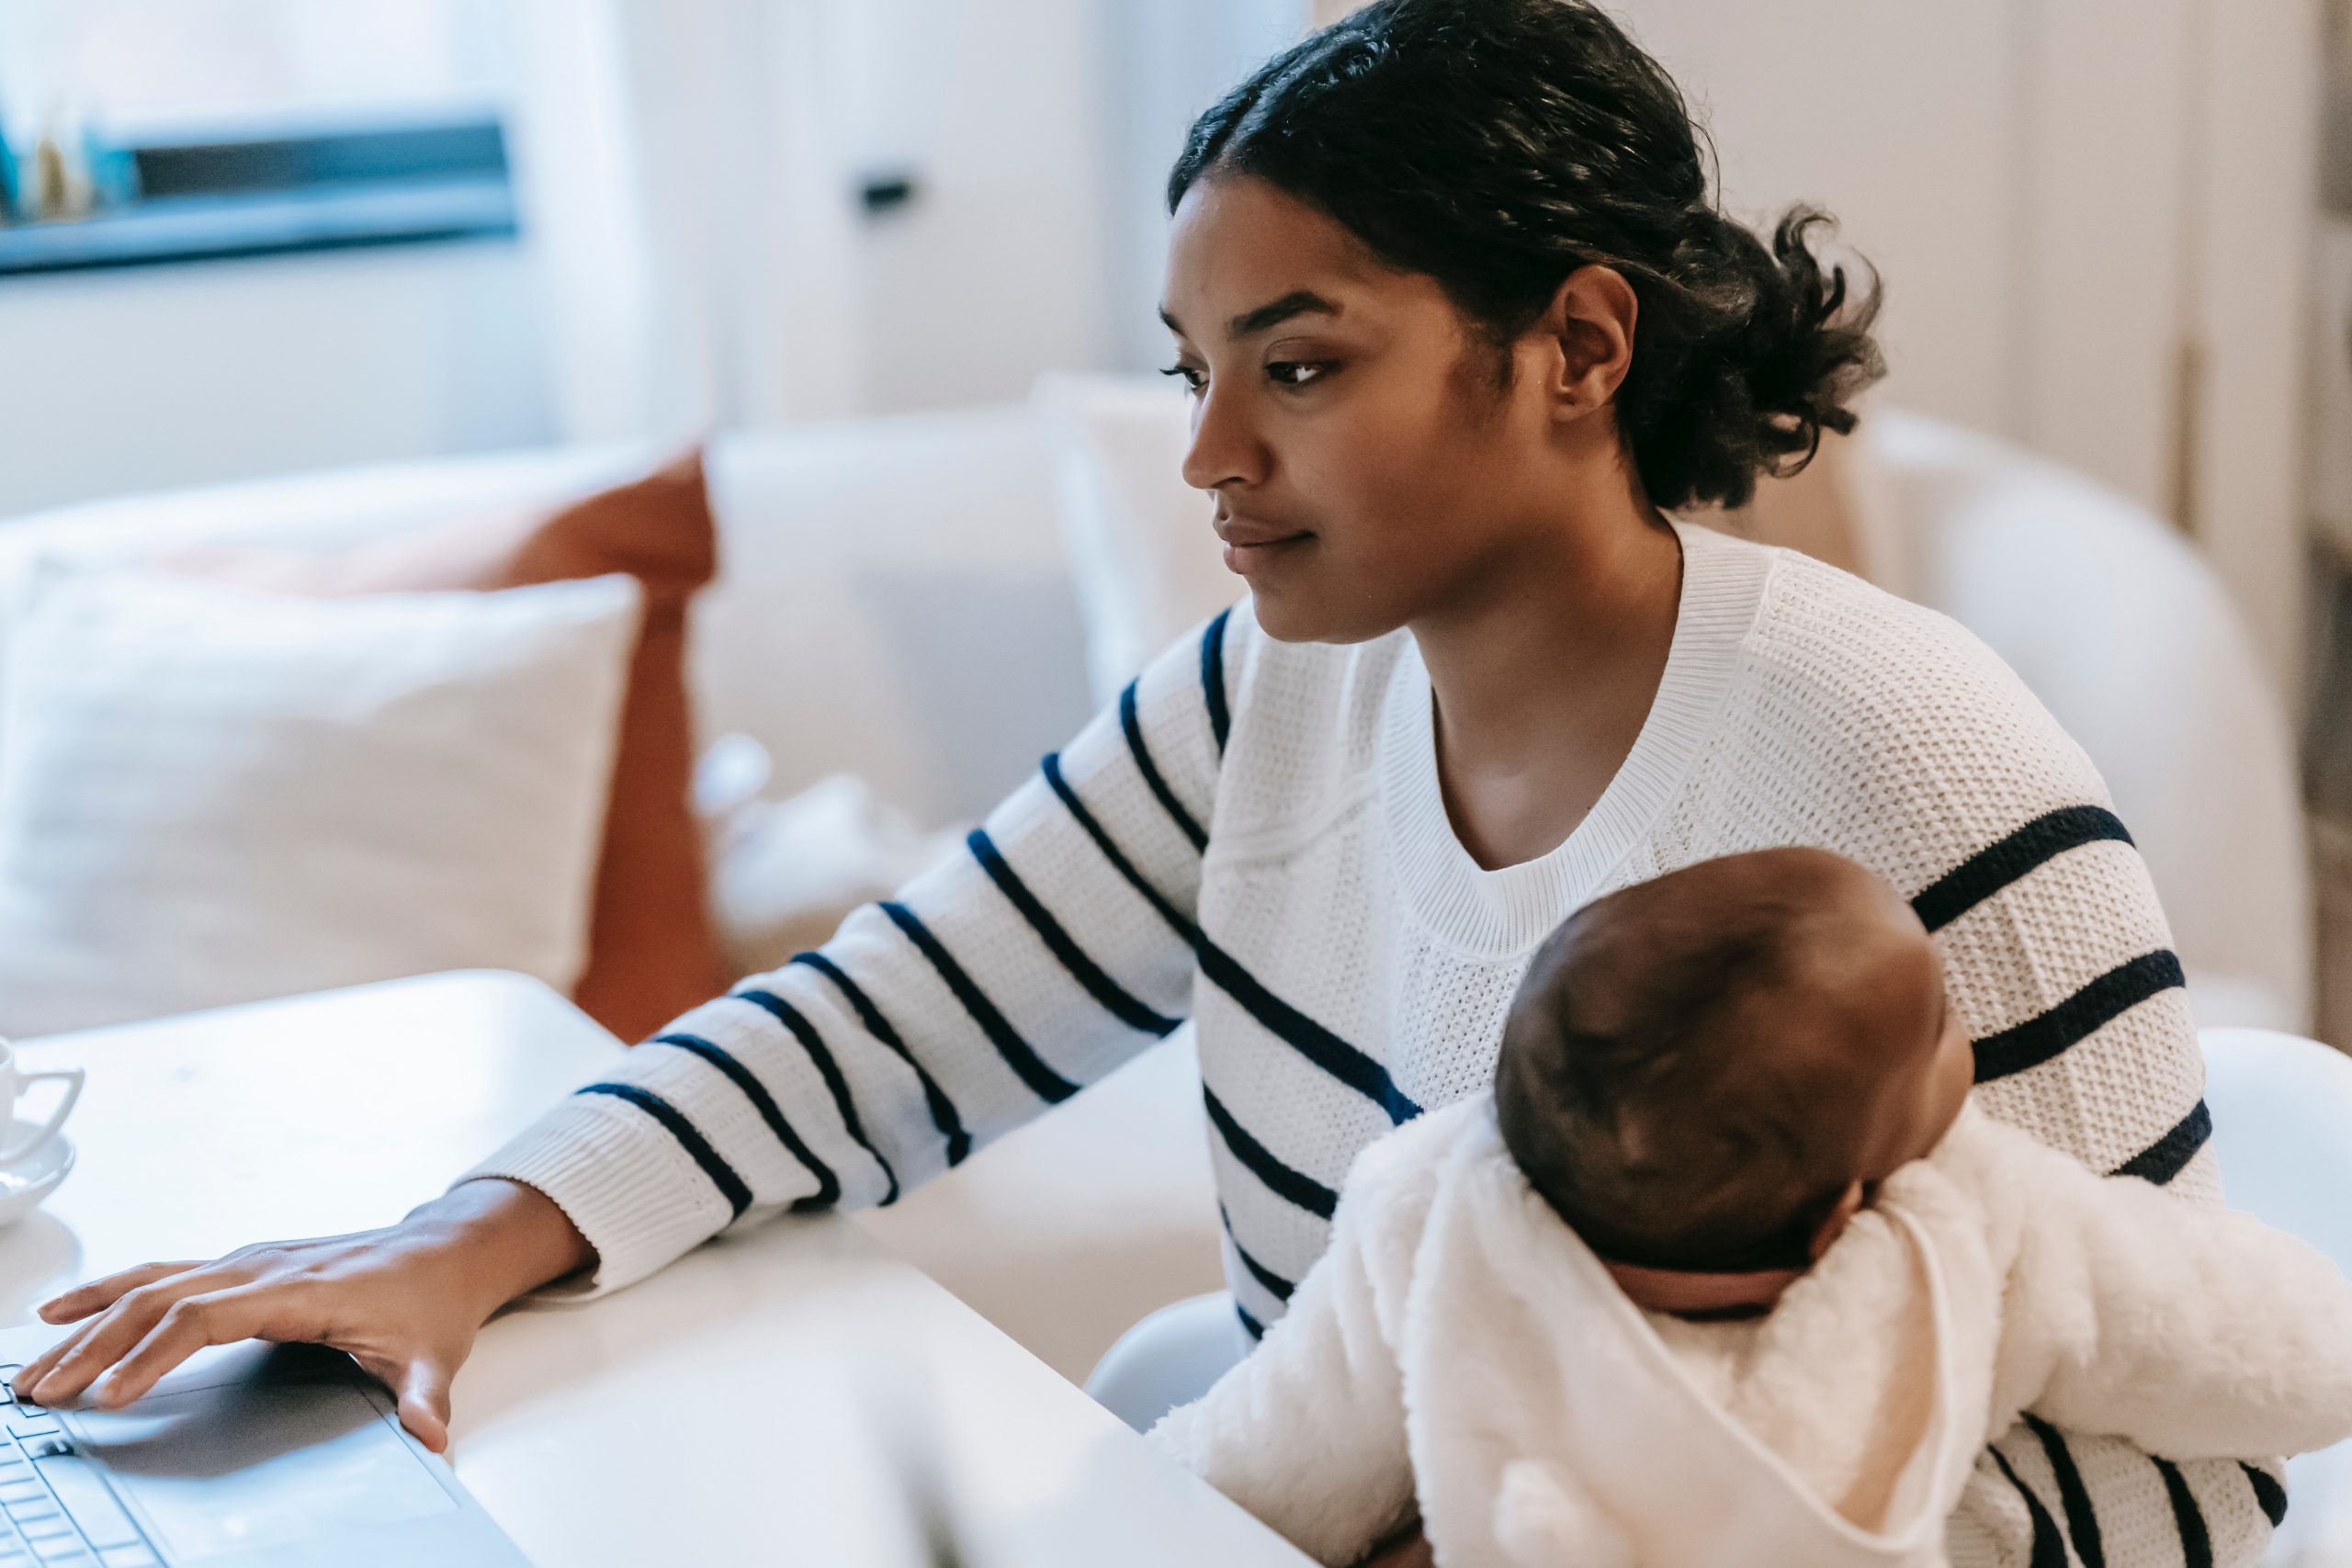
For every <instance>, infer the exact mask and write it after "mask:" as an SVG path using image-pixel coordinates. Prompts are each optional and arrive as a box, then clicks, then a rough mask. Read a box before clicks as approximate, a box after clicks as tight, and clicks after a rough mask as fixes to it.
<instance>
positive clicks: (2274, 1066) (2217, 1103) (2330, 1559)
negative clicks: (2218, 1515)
mask: <svg viewBox="0 0 2352 1568" xmlns="http://www.w3.org/2000/svg"><path fill="white" fill-rule="evenodd" d="M2203 1039H2204V1043H2205V1102H2206V1104H2207V1105H2208V1106H2210V1107H2211V1109H2212V1111H2213V1129H2214V1131H2213V1140H2214V1147H2215V1149H2216V1151H2217V1152H2218V1154H2219V1155H2220V1156H2221V1161H2222V1181H2223V1183H2224V1184H2225V1185H2226V1187H2227V1189H2228V1192H2229V1200H2230V1202H2231V1204H2232V1205H2233V1207H2236V1208H2240V1209H2243V1210H2245V1212H2246V1213H2251V1214H2254V1215H2256V1216H2257V1217H2259V1218H2260V1219H2262V1220H2264V1221H2266V1222H2267V1223H2268V1224H2273V1225H2276V1226H2278V1228H2279V1229H2280V1230H2283V1231H2287V1232H2289V1233H2290V1234H2292V1235H2298V1236H2301V1238H2302V1239H2303V1240H2305V1241H2307V1242H2309V1243H2311V1244H2312V1246H2313V1247H2318V1248H2319V1249H2320V1250H2321V1251H2322V1252H2324V1253H2325V1254H2327V1256H2328V1257H2329V1258H2331V1259H2333V1260H2334V1262H2335V1266H2336V1268H2337V1269H2341V1270H2343V1271H2344V1272H2345V1273H2346V1274H2347V1275H2352V1202H2347V1201H2346V1196H2347V1194H2352V1057H2346V1055H2344V1054H2343V1053H2341V1052H2338V1051H2334V1050H2331V1049H2329V1048H2328V1047H2327V1046H2325V1045H2322V1044H2320V1043H2317V1042H2316V1041H2312V1040H2304V1039H2301V1038H2300V1037H2298V1036H2296V1035H2292V1034H2278V1033H2274V1032H2271V1031H2269V1030H2267V1029H2209V1030H2207V1031H2205V1032H2204V1036H2203ZM2287 1499H2288V1509H2287V1520H2286V1523H2285V1524H2283V1525H2281V1526H2280V1527H2279V1529H2278V1535H2277V1537H2276V1538H2275V1539H2274V1541H2273V1545H2272V1549H2271V1554H2270V1559H2269V1560H2270V1562H2273V1563H2276V1564H2293V1565H2294V1568H2322V1565H2328V1568H2336V1565H2342V1564H2352V1443H2346V1444H2338V1445H2337V1446H2336V1447H2335V1448H2332V1449H2328V1450H2324V1451H2323V1452H2320V1453H2315V1454H2304V1455H2301V1457H2299V1458H2296V1459H2293V1460H2290V1461H2288V1463H2287Z"/></svg>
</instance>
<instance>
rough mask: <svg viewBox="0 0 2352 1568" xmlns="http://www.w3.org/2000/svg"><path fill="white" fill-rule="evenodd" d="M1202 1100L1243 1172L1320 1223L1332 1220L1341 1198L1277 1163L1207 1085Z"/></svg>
mask: <svg viewBox="0 0 2352 1568" xmlns="http://www.w3.org/2000/svg"><path fill="white" fill-rule="evenodd" d="M1201 1100H1202V1101H1203V1102H1204V1104H1206V1105H1207V1106H1208V1108H1209V1123H1210V1125H1212V1126H1214V1127H1215V1128H1216V1134H1217V1136H1218V1137H1220V1138H1222V1139H1224V1140H1225V1146H1226V1147H1227V1148H1228V1149H1231V1150H1232V1151H1233V1157H1234V1158H1235V1159H1238V1160H1239V1161H1240V1162H1241V1164H1242V1168H1244V1169H1246V1170H1248V1171H1249V1172H1250V1175H1252V1176H1254V1177H1256V1178H1257V1179H1259V1180H1260V1181H1261V1182H1263V1183H1265V1185H1266V1189H1267V1190H1269V1191H1271V1192H1272V1193H1273V1194H1274V1195H1275V1196H1277V1197H1280V1198H1286V1199H1288V1200H1289V1201H1292V1202H1294V1203H1295V1204H1297V1205H1298V1206H1299V1207H1300V1208H1302V1209H1304V1210H1306V1212H1307V1213H1310V1214H1313V1215H1315V1216H1316V1217H1317V1218H1318V1219H1325V1220H1328V1219H1329V1218H1330V1217H1331V1211H1332V1210H1334V1209H1336V1208H1338V1207H1339V1206H1340V1195H1339V1194H1338V1193H1337V1192H1334V1191H1332V1190H1330V1189H1329V1188H1328V1187H1326V1186H1324V1185H1323V1184H1322V1183H1321V1182H1319V1181H1317V1180H1316V1179H1314V1178H1313V1177H1311V1176H1307V1175H1305V1174H1303V1173H1301V1172H1299V1171H1295V1170H1293V1169H1292V1168H1290V1167H1288V1166H1286V1165H1284V1164H1283V1162H1282V1161H1280V1160H1278V1159H1276V1158H1275V1157H1274V1156H1273V1153H1272V1150H1270V1149H1268V1148H1267V1147H1266V1145H1263V1144H1261V1143H1260V1142H1259V1141H1258V1140H1257V1139H1255V1138H1253V1137H1251V1136H1250V1134H1248V1133H1247V1132H1244V1131H1243V1130H1242V1126H1241V1123H1240V1122H1236V1121H1235V1120H1234V1119H1233V1113H1232V1112H1231V1111H1227V1110H1226V1108H1225V1107H1224V1105H1223V1104H1222V1103H1220V1102H1219V1101H1218V1100H1217V1097H1216V1095H1215V1094H1214V1093H1212V1092H1210V1089H1209V1087H1208V1085H1206V1084H1203V1085H1202V1086H1201Z"/></svg>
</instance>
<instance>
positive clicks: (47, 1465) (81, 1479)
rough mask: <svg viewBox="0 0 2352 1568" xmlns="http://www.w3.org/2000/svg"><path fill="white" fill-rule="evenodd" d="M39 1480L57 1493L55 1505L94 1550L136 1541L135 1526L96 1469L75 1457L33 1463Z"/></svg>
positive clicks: (137, 1534) (137, 1529)
mask: <svg viewBox="0 0 2352 1568" xmlns="http://www.w3.org/2000/svg"><path fill="white" fill-rule="evenodd" d="M37 1463H38V1465H39V1468H40V1474H41V1479H42V1480H44V1481H46V1482H48V1483H49V1484H50V1489H51V1491H53V1492H55V1493H56V1494H57V1500H58V1502H59V1503H60V1504H61V1505H62V1506H63V1507H64V1509H65V1511H66V1512H67V1513H69V1514H71V1515H73V1516H74V1523H75V1524H77V1525H79V1526H81V1527H82V1533H83V1534H84V1535H85V1536H88V1537H89V1538H90V1544H91V1545H92V1546H96V1547H100V1548H104V1547H108V1546H129V1545H130V1544H131V1543H132V1542H133V1541H136V1540H139V1539H140V1537H139V1527H138V1526H137V1525H134V1524H132V1523H131V1522H130V1515H129V1514H126V1513H124V1512H123V1511H122V1505H121V1504H119V1503H118V1502H116V1501H115V1500H114V1492H113V1490H112V1489H111V1488H109V1487H108V1486H107V1483H106V1478H105V1477H104V1476H103V1475H101V1474H100V1473H99V1472H98V1468H97V1466H96V1465H94V1464H92V1463H91V1462H90V1461H88V1460H85V1459H83V1458H81V1457H80V1456H78V1455H75V1454H70V1453H69V1454H64V1455H62V1456H59V1457H57V1458H53V1459H44V1460H40V1461H37Z"/></svg>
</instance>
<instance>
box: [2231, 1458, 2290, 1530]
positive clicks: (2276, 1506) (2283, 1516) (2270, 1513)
mask: <svg viewBox="0 0 2352 1568" xmlns="http://www.w3.org/2000/svg"><path fill="white" fill-rule="evenodd" d="M2238 1468H2239V1469H2240V1470H2243V1471H2245V1481H2246V1484H2247V1485H2249V1486H2251V1487H2253V1488H2254V1503H2255V1506H2256V1507H2257V1508H2260V1509H2261V1510H2262V1517H2264V1518H2266V1519H2268V1520H2269V1521H2270V1528H2271V1529H2278V1527H2279V1526H2280V1525H2282V1524H2284V1523H2286V1522H2287V1489H2286V1488H2285V1487H2284V1486H2281V1485H2279V1484H2278V1477H2277V1476H2275V1475H2273V1474H2271V1473H2270V1472H2268V1471H2267V1470H2263V1469H2260V1468H2258V1467H2256V1466H2254V1465H2251V1464H2248V1463H2246V1462H2245V1461H2244V1460H2240V1461H2238Z"/></svg>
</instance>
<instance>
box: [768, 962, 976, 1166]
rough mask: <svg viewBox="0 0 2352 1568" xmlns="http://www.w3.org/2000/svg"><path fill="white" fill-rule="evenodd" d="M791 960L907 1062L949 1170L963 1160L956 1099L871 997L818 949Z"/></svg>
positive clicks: (966, 1143) (964, 1141) (965, 1151)
mask: <svg viewBox="0 0 2352 1568" xmlns="http://www.w3.org/2000/svg"><path fill="white" fill-rule="evenodd" d="M792 962H794V963H795V964H805V965H807V966H808V967H809V968H811V969H814V970H815V971H816V972H817V973H818V974H820V975H822V976H824V977H825V978H826V979H828V980H831V982H832V983H833V987H834V988H835V989H836V990H838V991H840V992H841V994H842V1000H844V1001H846V1002H848V1003H849V1006H850V1010H851V1011H852V1012H854V1013H855V1014H857V1021H858V1022H859V1023H860V1024H861V1025H863V1026H864V1027H865V1032H866V1033H868V1034H871V1035H872V1036H874V1038H875V1039H876V1040H878V1041H880V1042H881V1043H882V1046H883V1048H884V1049H885V1050H887V1051H888V1052H889V1053H890V1054H891V1055H894V1056H896V1057H898V1058H899V1060H900V1061H901V1062H904V1063H905V1064H906V1065H907V1069H908V1071H910V1072H911V1073H913V1074H914V1076H915V1081H916V1082H917V1083H919V1084H921V1085H922V1099H923V1103H924V1105H926V1106H928V1107H929V1108H930V1111H931V1124H932V1125H933V1126H934V1127H936V1128H938V1129H939V1132H940V1135H941V1136H942V1137H944V1138H945V1139H946V1140H947V1166H948V1168H949V1169H951V1170H952V1169H954V1168H956V1167H957V1166H959V1165H961V1164H963V1163H964V1158H965V1156H967V1155H969V1154H970V1153H971V1152H972V1134H969V1133H967V1132H966V1131H965V1130H964V1118H963V1117H962V1116H961V1115H959V1114H958V1113H957V1112H956V1102H955V1101H954V1100H950V1099H948V1098H947V1091H946V1090H945V1089H941V1088H940V1087H939V1082H938V1080H937V1079H935V1078H933V1077H932V1076H931V1074H930V1073H929V1072H928V1071H926V1070H925V1069H924V1067H923V1065H922V1063H921V1062H918V1061H916V1060H915V1054H914V1053H913V1052H912V1051H910V1050H909V1049H908V1048H907V1043H906V1042H905V1041H904V1040H901V1039H900V1038H899V1032H898V1031H897V1030H895V1029H893V1028H891V1027H890V1021H889V1020H888V1019H887V1018H884V1017H883V1016H882V1010H881V1009H879V1008H877V1007H876V1006H875V1005H874V1001H873V998H870V997H868V996H867V995H866V994H865V990H864V989H863V988H862V987H860V986H859V985H858V983H857V982H856V981H854V980H853V979H851V978H850V977H849V976H847V975H846V974H844V973H842V966H841V965H840V964H836V963H834V962H833V961H832V960H831V959H830V958H828V957H826V956H825V955H824V954H823V953H794V954H793V955H792Z"/></svg>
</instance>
